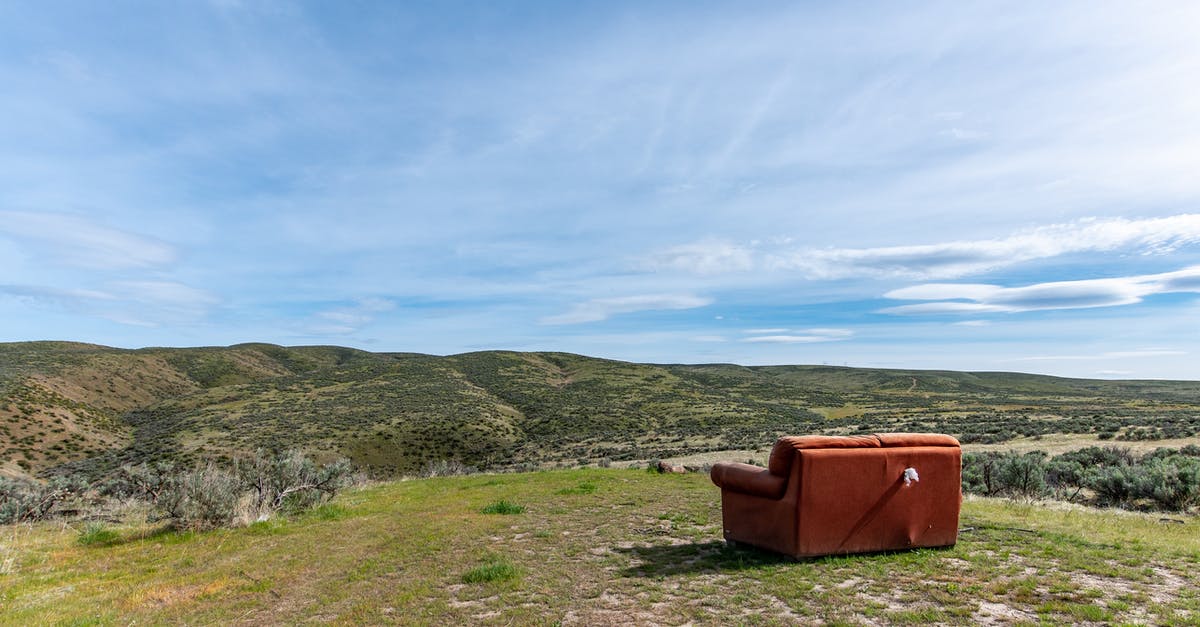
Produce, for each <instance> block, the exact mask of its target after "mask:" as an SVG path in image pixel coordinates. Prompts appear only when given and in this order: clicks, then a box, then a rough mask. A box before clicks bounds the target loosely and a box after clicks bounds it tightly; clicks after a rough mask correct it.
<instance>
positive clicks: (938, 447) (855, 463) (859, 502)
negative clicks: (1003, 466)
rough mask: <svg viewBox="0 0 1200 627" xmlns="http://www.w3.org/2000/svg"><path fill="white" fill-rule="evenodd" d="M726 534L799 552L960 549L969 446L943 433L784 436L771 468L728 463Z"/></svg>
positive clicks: (722, 475) (719, 479)
mask: <svg viewBox="0 0 1200 627" xmlns="http://www.w3.org/2000/svg"><path fill="white" fill-rule="evenodd" d="M711 476H712V480H713V483H715V484H716V485H717V486H719V487H720V488H721V515H722V521H723V527H724V534H725V539H726V540H727V541H730V542H736V543H744V544H749V545H753V546H757V547H760V548H763V549H768V550H771V551H776V552H779V553H783V554H786V555H790V556H792V557H795V558H801V557H814V556H820V555H836V554H846V553H866V552H874V551H890V550H899V549H910V548H917V547H944V546H953V545H954V543H955V542H956V541H957V539H958V514H959V507H960V506H961V504H962V486H961V480H962V450H961V448H960V447H959V444H958V440H955V439H954V438H952V437H950V436H948V435H941V434H936V433H880V434H876V435H863V436H813V435H810V436H799V437H785V438H780V439H779V440H778V441H777V442H776V443H775V446H774V448H773V449H772V450H771V456H770V458H769V460H768V463H767V467H766V468H761V467H759V466H752V465H749V464H740V463H730V462H722V463H719V464H716V465H714V466H713V468H712V473H711Z"/></svg>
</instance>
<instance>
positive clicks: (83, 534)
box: [75, 522, 121, 546]
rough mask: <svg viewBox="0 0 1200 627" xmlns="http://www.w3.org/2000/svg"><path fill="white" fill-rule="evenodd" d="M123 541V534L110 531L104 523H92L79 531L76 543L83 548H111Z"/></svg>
mask: <svg viewBox="0 0 1200 627" xmlns="http://www.w3.org/2000/svg"><path fill="white" fill-rule="evenodd" d="M120 539H121V534H119V533H117V532H116V531H113V530H112V529H109V528H108V527H107V526H105V525H104V523H101V522H92V523H88V524H87V525H86V526H84V528H83V529H80V530H79V537H78V538H76V539H75V541H76V542H78V543H79V544H81V545H83V546H109V545H112V544H116V543H117V542H118V541H119V540H120Z"/></svg>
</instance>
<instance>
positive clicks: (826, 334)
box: [742, 329, 854, 344]
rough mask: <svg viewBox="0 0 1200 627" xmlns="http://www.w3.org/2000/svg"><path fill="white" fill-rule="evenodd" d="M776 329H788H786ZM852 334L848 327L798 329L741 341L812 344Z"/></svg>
mask: <svg viewBox="0 0 1200 627" xmlns="http://www.w3.org/2000/svg"><path fill="white" fill-rule="evenodd" d="M772 330H774V329H772ZM778 330H779V331H788V329H778ZM853 336H854V332H853V331H851V330H849V329H799V330H797V331H795V332H793V333H789V334H776V335H756V336H754V337H748V338H744V339H743V340H742V341H743V342H751V343H762V344H813V343H816V342H837V341H840V340H848V339H850V338H851V337H853Z"/></svg>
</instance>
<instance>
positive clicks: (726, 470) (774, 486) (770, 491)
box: [709, 462, 787, 499]
mask: <svg viewBox="0 0 1200 627" xmlns="http://www.w3.org/2000/svg"><path fill="white" fill-rule="evenodd" d="M709 476H710V477H712V481H713V483H715V484H717V486H718V487H720V488H721V489H722V490H732V491H734V492H741V493H742V494H751V495H754V496H761V497H764V498H768V499H777V498H780V497H781V496H783V492H784V490H785V489H786V488H787V477H781V476H779V475H773V474H771V471H769V470H767V469H766V468H760V467H758V466H751V465H750V464H742V463H738V462H721V463H719V464H714V465H713V467H712V471H711V472H710V473H709Z"/></svg>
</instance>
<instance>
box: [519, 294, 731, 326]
mask: <svg viewBox="0 0 1200 627" xmlns="http://www.w3.org/2000/svg"><path fill="white" fill-rule="evenodd" d="M712 302H713V300H712V299H711V298H706V297H703V296H696V295H694V294H642V295H637V296H619V297H615V298H596V299H592V300H589V301H587V302H586V303H580V304H578V305H575V306H574V307H572V308H571V310H570V311H568V312H566V313H562V314H559V315H556V316H546V317H544V318H542V319H541V323H542V324H551V325H557V324H580V323H584V322H599V321H601V320H607V319H608V318H610V317H612V316H615V315H617V314H627V313H634V312H638V311H655V310H666V309H695V308H697V307H704V306H706V305H710V304H712Z"/></svg>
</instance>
